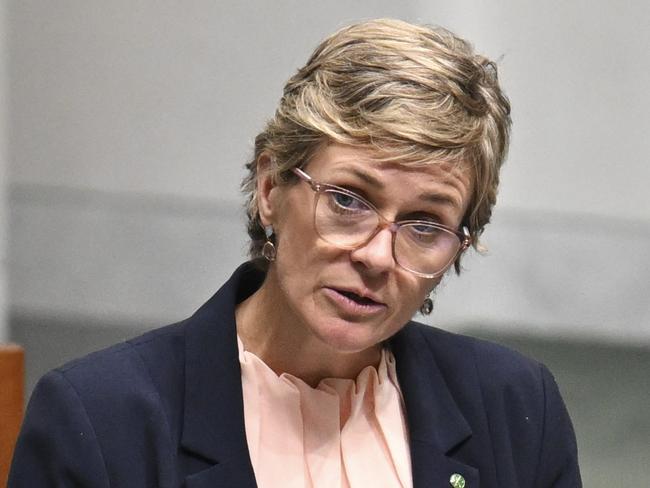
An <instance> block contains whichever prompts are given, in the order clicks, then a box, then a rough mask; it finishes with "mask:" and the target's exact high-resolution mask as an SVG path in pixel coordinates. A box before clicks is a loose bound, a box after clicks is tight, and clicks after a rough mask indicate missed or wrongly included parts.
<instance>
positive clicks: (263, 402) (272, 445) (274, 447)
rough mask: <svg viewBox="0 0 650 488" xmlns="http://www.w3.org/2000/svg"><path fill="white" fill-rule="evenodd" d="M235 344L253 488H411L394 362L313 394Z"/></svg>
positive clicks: (388, 359) (328, 382) (330, 382)
mask: <svg viewBox="0 0 650 488" xmlns="http://www.w3.org/2000/svg"><path fill="white" fill-rule="evenodd" d="M238 343H239V362H240V364H241V371H242V386H243V393H244V418H245V423H246V439H247V441H248V449H249V452H250V456H251V461H252V464H253V469H254V471H255V477H256V479H257V485H258V486H259V487H260V488H274V487H282V488H305V487H310V488H320V487H327V488H332V487H342V488H343V487H345V488H348V487H349V488H357V487H358V488H361V487H363V488H366V487H368V486H372V487H373V488H383V487H386V488H388V487H390V488H396V487H402V488H411V487H412V485H413V482H412V478H411V461H410V454H409V449H408V434H407V429H406V422H405V418H404V414H403V409H402V400H401V393H400V390H399V385H398V383H397V374H396V371H395V358H394V357H393V355H392V353H391V352H390V350H388V349H384V350H383V352H382V355H381V360H380V363H379V367H378V368H374V367H372V366H368V367H366V368H365V369H363V371H361V373H359V376H358V377H357V379H356V380H350V379H340V378H326V379H324V380H322V381H321V382H320V383H319V384H318V386H317V387H316V388H312V387H310V386H309V385H307V384H306V383H305V382H304V381H302V380H300V379H299V378H297V377H295V376H292V375H290V374H287V373H283V374H281V375H280V376H278V375H277V374H276V373H275V372H274V371H273V370H272V369H271V368H269V367H268V366H267V365H266V364H265V363H264V362H263V361H262V360H261V359H259V358H258V357H257V356H255V355H254V354H252V353H251V352H249V351H245V350H244V347H243V344H242V342H241V340H239V339H238Z"/></svg>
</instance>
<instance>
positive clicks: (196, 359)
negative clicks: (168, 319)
mask: <svg viewBox="0 0 650 488" xmlns="http://www.w3.org/2000/svg"><path fill="white" fill-rule="evenodd" d="M262 280H263V274H262V273H260V272H259V271H257V270H255V269H254V268H253V267H252V265H251V264H250V263H246V264H244V265H242V266H240V267H239V268H238V269H237V270H236V271H235V273H234V274H233V275H232V277H231V278H230V279H229V280H228V281H227V282H226V283H225V284H224V285H223V286H222V287H221V289H219V291H218V292H217V293H216V294H215V295H214V296H213V297H212V298H211V299H210V300H209V301H208V302H207V303H206V304H205V305H203V306H202V307H201V308H200V309H199V310H198V311H197V312H196V313H195V314H194V315H193V316H192V317H191V318H190V319H188V323H187V325H186V332H185V410H184V416H183V431H182V436H181V445H182V446H183V448H184V449H186V450H187V451H190V452H192V453H195V454H197V455H198V456H200V457H201V458H203V459H205V460H206V461H208V462H210V463H214V464H216V466H213V467H212V468H210V469H207V470H204V471H201V472H198V473H196V474H194V475H192V476H190V477H188V478H187V479H186V484H187V486H188V487H192V488H199V487H203V486H206V487H207V486H210V487H212V488H217V487H222V486H223V487H230V486H237V487H241V488H247V487H255V486H256V483H255V475H254V472H253V467H252V464H251V461H250V456H249V454H248V445H247V443H246V430H245V425H244V403H243V397H242V385H241V370H240V367H239V352H238V349H237V328H236V324H235V307H236V305H237V303H239V302H240V301H242V300H243V299H244V298H246V297H247V296H248V295H250V294H251V293H253V292H254V291H255V290H256V289H257V288H258V287H259V286H260V285H261V282H262Z"/></svg>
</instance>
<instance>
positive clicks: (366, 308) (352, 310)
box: [324, 288, 386, 316]
mask: <svg viewBox="0 0 650 488" xmlns="http://www.w3.org/2000/svg"><path fill="white" fill-rule="evenodd" d="M324 291H325V295H326V296H327V297H328V298H329V299H330V300H331V301H333V302H334V303H335V304H336V305H337V306H338V307H339V308H341V309H342V310H343V311H344V312H346V313H348V314H350V315H357V316H363V315H374V314H377V313H379V312H382V311H383V310H385V309H386V305H384V304H383V303H368V304H366V303H357V302H355V301H354V300H352V299H351V298H348V297H346V296H345V295H343V294H342V293H339V292H338V291H336V290H334V289H332V288H324Z"/></svg>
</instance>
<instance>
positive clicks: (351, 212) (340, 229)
mask: <svg viewBox="0 0 650 488" xmlns="http://www.w3.org/2000/svg"><path fill="white" fill-rule="evenodd" d="M314 223H315V226H316V231H317V232H318V234H319V235H320V236H321V237H322V238H323V239H325V240H326V241H328V242H330V243H332V244H335V245H337V246H341V247H354V246H357V245H359V244H361V243H362V242H364V241H365V240H366V239H367V238H368V237H369V236H370V235H371V234H372V233H373V232H374V231H375V229H376V228H377V225H378V224H379V216H378V215H377V213H376V212H375V211H374V210H373V209H372V208H370V207H369V206H368V205H367V204H366V203H365V202H364V201H363V200H360V199H359V198H358V197H356V196H355V195H354V194H352V193H347V192H343V191H340V190H335V189H326V190H324V191H323V192H322V193H320V195H319V196H318V200H317V203H316V215H315V218H314Z"/></svg>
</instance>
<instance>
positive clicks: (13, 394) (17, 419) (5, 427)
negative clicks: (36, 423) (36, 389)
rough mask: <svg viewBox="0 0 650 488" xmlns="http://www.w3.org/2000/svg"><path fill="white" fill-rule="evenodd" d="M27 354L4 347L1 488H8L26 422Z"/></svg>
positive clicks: (0, 365)
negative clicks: (21, 425)
mask: <svg viewBox="0 0 650 488" xmlns="http://www.w3.org/2000/svg"><path fill="white" fill-rule="evenodd" d="M24 358H25V353H24V351H23V348H22V347H20V346H17V345H14V344H0V486H6V483H7V476H8V475H9V466H10V464H11V456H12V454H13V451H14V445H15V443H16V437H17V436H18V431H19V429H20V423H21V422H22V419H23V395H24V383H25V360H24Z"/></svg>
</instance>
